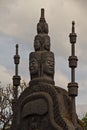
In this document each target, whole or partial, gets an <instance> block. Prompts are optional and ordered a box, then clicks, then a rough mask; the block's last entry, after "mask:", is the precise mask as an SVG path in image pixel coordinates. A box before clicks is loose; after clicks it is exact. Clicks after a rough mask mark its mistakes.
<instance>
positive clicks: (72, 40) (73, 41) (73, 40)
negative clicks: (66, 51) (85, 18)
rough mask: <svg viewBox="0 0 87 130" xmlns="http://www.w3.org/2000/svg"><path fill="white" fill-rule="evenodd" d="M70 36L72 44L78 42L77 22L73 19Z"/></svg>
mask: <svg viewBox="0 0 87 130" xmlns="http://www.w3.org/2000/svg"><path fill="white" fill-rule="evenodd" d="M69 37H70V43H72V44H73V43H76V37H77V35H76V33H75V22H74V21H72V32H71V33H70V35H69Z"/></svg>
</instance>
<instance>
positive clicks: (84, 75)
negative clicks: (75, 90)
mask: <svg viewBox="0 0 87 130" xmlns="http://www.w3.org/2000/svg"><path fill="white" fill-rule="evenodd" d="M41 8H44V9H45V17H46V21H47V23H48V24H49V30H50V31H49V35H50V37H51V50H52V51H53V52H54V53H55V60H56V62H55V63H56V64H55V65H56V68H55V83H56V85H57V86H61V87H63V88H65V89H67V84H68V82H70V68H69V67H68V60H67V59H68V57H69V55H70V43H69V38H68V35H69V33H70V32H71V23H72V20H75V23H76V25H75V26H76V33H77V35H78V37H77V43H76V55H77V56H78V59H79V62H78V68H77V69H76V81H77V82H78V84H79V95H78V97H77V102H76V103H77V112H78V114H79V116H81V115H83V114H84V113H85V112H86V110H87V57H86V56H87V36H86V34H87V14H86V13H87V1H86V0H0V81H1V82H2V84H3V85H6V84H9V83H11V82H12V76H13V75H14V63H13V55H14V54H15V44H17V43H18V44H19V54H20V57H21V59H20V65H19V74H20V75H21V77H22V80H25V81H26V82H27V83H28V82H29V71H28V63H29V61H28V59H29V53H30V52H31V51H34V49H33V43H34V36H35V35H36V33H37V32H36V25H37V23H38V21H39V18H40V10H41Z"/></svg>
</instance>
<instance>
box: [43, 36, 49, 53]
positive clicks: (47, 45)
mask: <svg viewBox="0 0 87 130" xmlns="http://www.w3.org/2000/svg"><path fill="white" fill-rule="evenodd" d="M44 44H45V45H44V48H45V49H46V50H48V51H49V50H50V39H49V38H46V39H45V43H44Z"/></svg>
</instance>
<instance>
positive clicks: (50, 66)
mask: <svg viewBox="0 0 87 130" xmlns="http://www.w3.org/2000/svg"><path fill="white" fill-rule="evenodd" d="M43 68H44V69H43V71H44V72H46V73H47V74H54V58H53V57H51V56H48V57H47V58H46V59H45V62H44V64H43Z"/></svg>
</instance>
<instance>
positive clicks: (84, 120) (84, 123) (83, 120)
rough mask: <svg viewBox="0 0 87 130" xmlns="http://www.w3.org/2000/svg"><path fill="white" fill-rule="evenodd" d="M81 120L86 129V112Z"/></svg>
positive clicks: (85, 129)
mask: <svg viewBox="0 0 87 130" xmlns="http://www.w3.org/2000/svg"><path fill="white" fill-rule="evenodd" d="M82 122H83V127H84V130H87V113H86V114H85V116H84V117H83V118H82Z"/></svg>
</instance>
